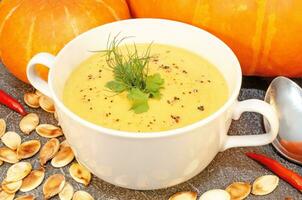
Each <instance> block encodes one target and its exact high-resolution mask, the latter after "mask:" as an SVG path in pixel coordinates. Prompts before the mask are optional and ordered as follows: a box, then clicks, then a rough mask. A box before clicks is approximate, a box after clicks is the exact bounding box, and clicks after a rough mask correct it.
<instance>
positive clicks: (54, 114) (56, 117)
mask: <svg viewBox="0 0 302 200" xmlns="http://www.w3.org/2000/svg"><path fill="white" fill-rule="evenodd" d="M53 116H54V118H55V119H56V120H57V121H59V118H58V113H57V112H54V113H53Z"/></svg>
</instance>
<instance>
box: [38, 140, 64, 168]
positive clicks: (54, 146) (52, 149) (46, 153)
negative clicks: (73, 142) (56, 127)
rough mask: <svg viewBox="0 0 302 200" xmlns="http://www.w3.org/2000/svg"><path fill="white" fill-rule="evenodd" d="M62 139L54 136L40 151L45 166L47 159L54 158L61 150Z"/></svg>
mask: <svg viewBox="0 0 302 200" xmlns="http://www.w3.org/2000/svg"><path fill="white" fill-rule="evenodd" d="M59 148H60V141H59V140H58V139H56V138H52V139H50V140H48V141H47V142H46V144H45V145H44V146H43V147H42V149H41V151H40V164H41V166H44V165H45V164H46V163H47V161H49V160H50V159H52V158H53V157H54V156H55V155H56V153H57V152H58V151H59Z"/></svg>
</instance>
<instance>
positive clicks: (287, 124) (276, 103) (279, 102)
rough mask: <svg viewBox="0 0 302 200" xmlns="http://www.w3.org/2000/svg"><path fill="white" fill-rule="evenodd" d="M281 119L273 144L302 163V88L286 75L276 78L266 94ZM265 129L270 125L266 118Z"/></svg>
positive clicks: (281, 151)
mask: <svg viewBox="0 0 302 200" xmlns="http://www.w3.org/2000/svg"><path fill="white" fill-rule="evenodd" d="M265 101H266V102H268V103H270V104H271V105H272V106H273V107H274V109H275V111H276V113H277V115H278V119H279V123H280V129H279V134H278V137H277V139H276V140H274V142H273V146H274V147H275V148H276V149H277V150H278V151H279V152H280V153H281V154H283V155H284V156H285V157H287V158H288V159H290V160H292V161H295V162H297V163H300V164H302V88H301V87H299V86H298V85H297V84H296V83H295V82H293V81H291V80H290V79H288V78H285V77H282V76H280V77H277V78H275V79H274V80H273V81H272V82H271V84H270V86H269V88H268V90H267V92H266V95H265ZM264 125H265V129H266V130H269V125H268V123H267V122H266V120H264Z"/></svg>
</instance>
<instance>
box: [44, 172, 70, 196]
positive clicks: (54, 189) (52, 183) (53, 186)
mask: <svg viewBox="0 0 302 200" xmlns="http://www.w3.org/2000/svg"><path fill="white" fill-rule="evenodd" d="M64 185H65V177H64V176H63V175H62V174H54V175H52V176H50V177H49V178H48V179H47V180H46V181H45V183H44V185H43V194H44V198H45V199H49V198H51V197H53V196H55V195H57V194H59V193H60V192H61V191H62V190H63V188H64Z"/></svg>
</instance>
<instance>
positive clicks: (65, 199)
mask: <svg viewBox="0 0 302 200" xmlns="http://www.w3.org/2000/svg"><path fill="white" fill-rule="evenodd" d="M73 194H74V189H73V186H72V185H71V184H70V183H68V182H66V183H65V186H64V188H63V190H62V191H61V192H60V193H59V197H60V200H71V199H72V197H73Z"/></svg>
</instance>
